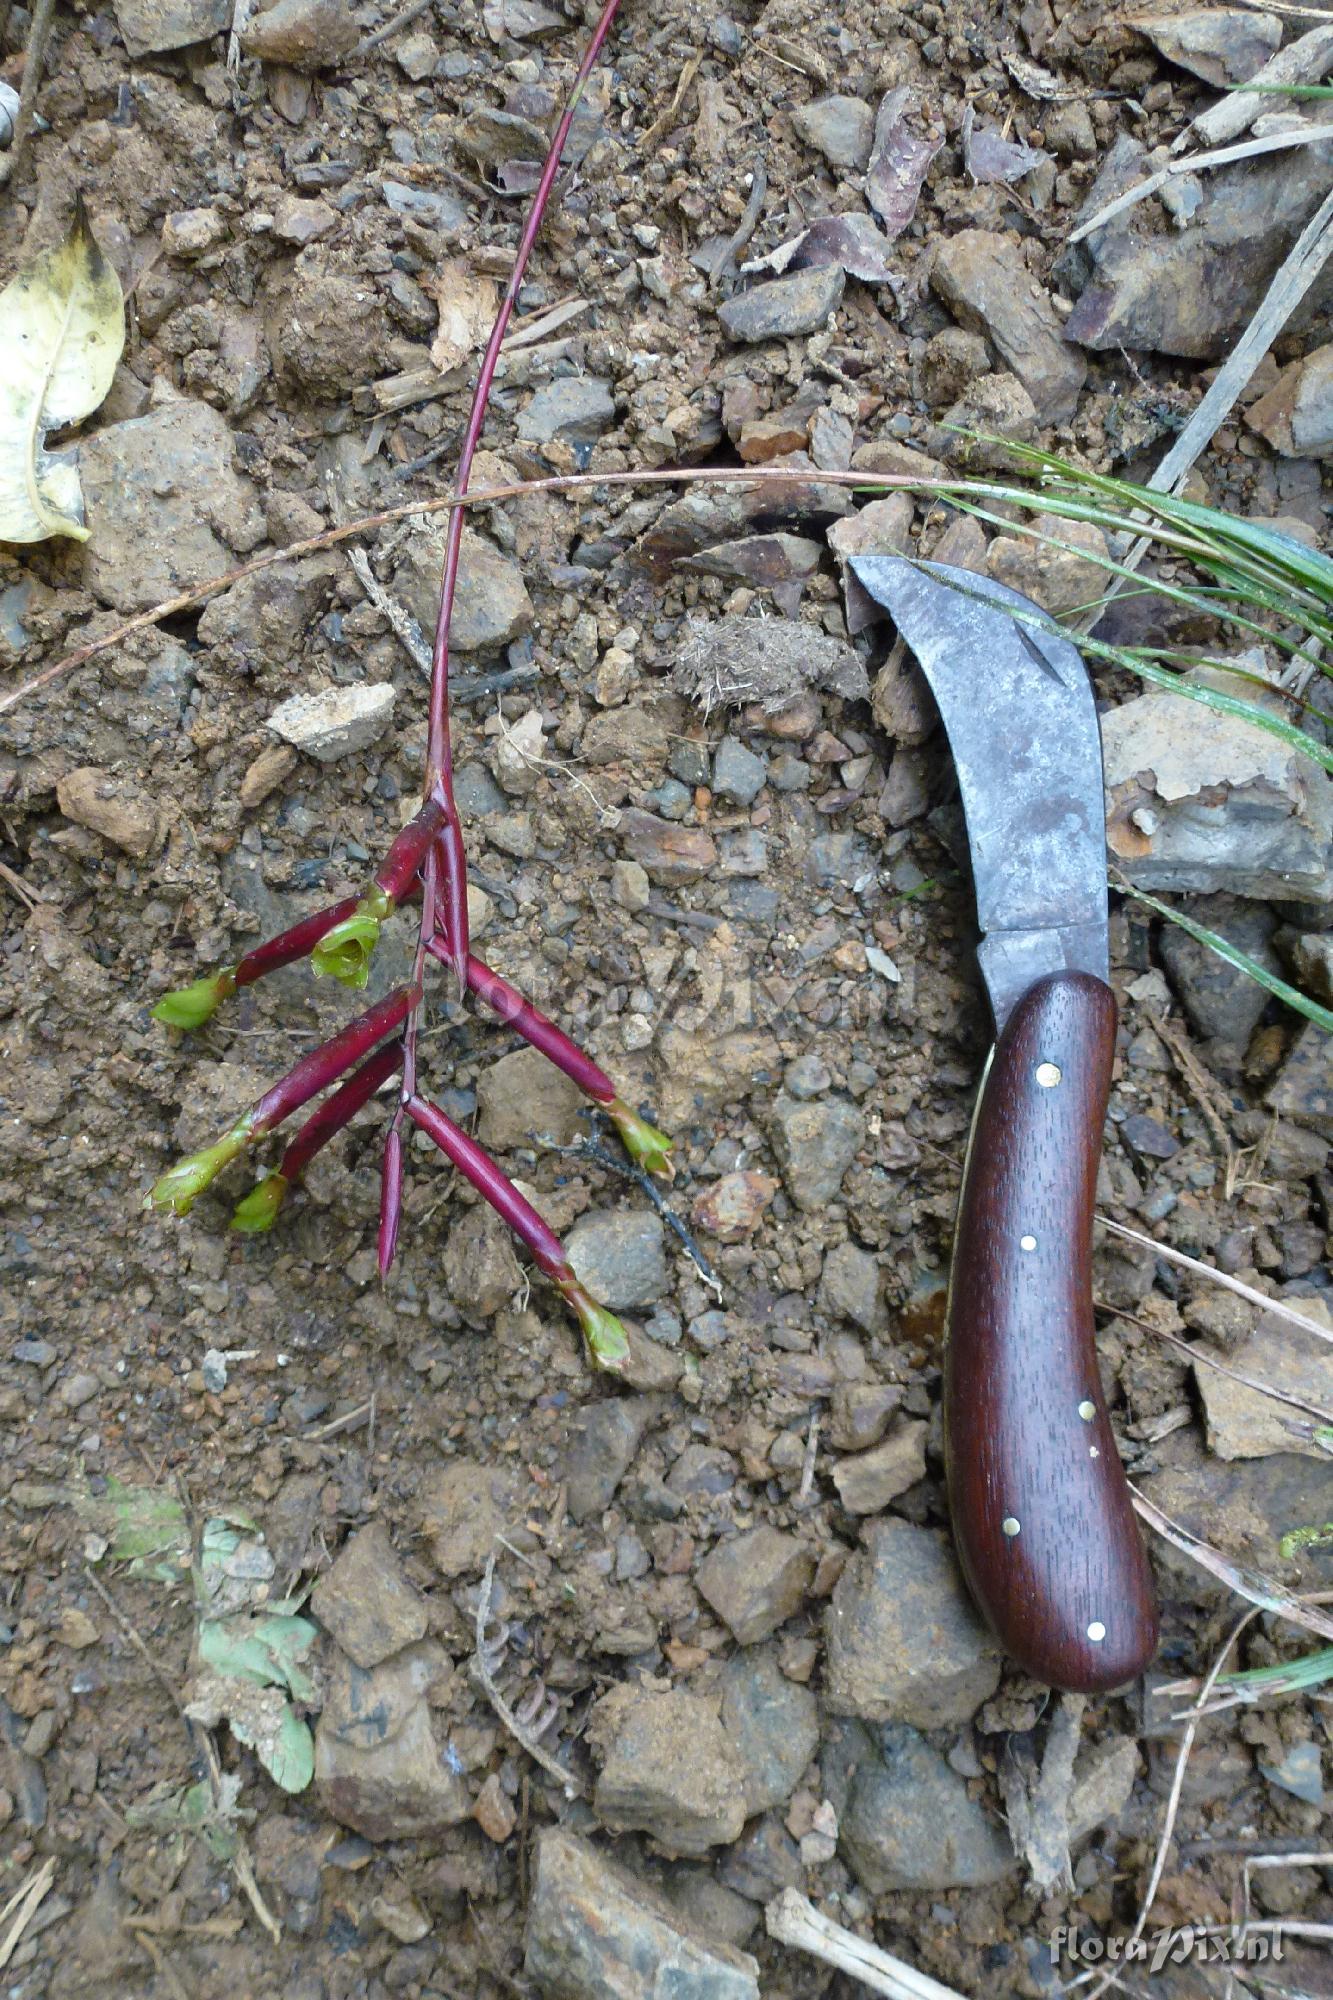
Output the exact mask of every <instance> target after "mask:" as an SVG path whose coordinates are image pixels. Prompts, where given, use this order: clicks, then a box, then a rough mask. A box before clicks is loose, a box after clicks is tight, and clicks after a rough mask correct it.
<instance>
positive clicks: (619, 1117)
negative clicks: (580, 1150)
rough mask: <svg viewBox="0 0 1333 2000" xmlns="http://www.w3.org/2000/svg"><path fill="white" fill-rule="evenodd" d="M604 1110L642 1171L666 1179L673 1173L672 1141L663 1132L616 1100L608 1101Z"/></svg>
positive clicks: (619, 1100) (627, 1150)
mask: <svg viewBox="0 0 1333 2000" xmlns="http://www.w3.org/2000/svg"><path fill="white" fill-rule="evenodd" d="M606 1110H607V1112H608V1114H609V1115H610V1117H612V1118H613V1119H614V1120H615V1123H616V1130H617V1131H618V1132H619V1134H620V1137H621V1140H622V1142H623V1144H624V1147H625V1151H626V1152H627V1153H628V1154H629V1156H630V1158H631V1159H632V1160H633V1161H634V1162H635V1163H636V1164H637V1165H638V1166H641V1167H643V1168H644V1169H645V1171H646V1172H648V1173H650V1174H664V1175H665V1176H666V1178H667V1179H668V1180H670V1179H671V1178H672V1176H673V1175H674V1173H675V1171H676V1170H675V1167H674V1166H673V1165H672V1161H671V1146H672V1141H671V1140H670V1139H668V1137H667V1135H666V1133H665V1132H659V1130H658V1129H657V1127H656V1125H650V1124H649V1123H648V1120H647V1119H646V1118H640V1116H639V1114H638V1112H637V1111H631V1110H630V1108H629V1106H628V1104H625V1103H623V1102H622V1101H621V1099H620V1098H618V1097H616V1098H613V1099H612V1101H611V1103H610V1104H608V1105H607V1107H606Z"/></svg>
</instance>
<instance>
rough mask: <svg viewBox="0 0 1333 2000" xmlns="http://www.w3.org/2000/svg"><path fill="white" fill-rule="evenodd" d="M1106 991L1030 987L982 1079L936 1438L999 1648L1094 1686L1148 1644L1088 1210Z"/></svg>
mask: <svg viewBox="0 0 1333 2000" xmlns="http://www.w3.org/2000/svg"><path fill="white" fill-rule="evenodd" d="M1115 1026H1116V1005H1115V997H1114V995H1113V994H1112V992H1111V989H1110V988H1109V987H1108V986H1104V985H1103V984H1102V982H1101V980H1100V979H1094V978H1093V977H1092V976H1091V974H1089V973H1085V972H1059V973H1054V974H1052V975H1051V976H1050V977H1049V978H1046V979H1040V980H1038V981H1037V983H1036V984H1035V985H1034V986H1033V987H1032V988H1031V990H1030V991H1029V992H1028V993H1026V994H1025V995H1024V996H1023V998H1022V1000H1021V1001H1020V1002H1019V1003H1018V1005H1017V1007H1015V1009H1014V1011H1013V1013H1012V1014H1011V1015H1010V1017H1009V1019H1008V1021H1007V1022H1006V1024H1005V1027H1004V1032H1003V1033H1002V1035H1001V1036H1000V1039H999V1041H998V1043H997V1044H996V1047H995V1049H994V1052H993V1054H992V1057H991V1061H990V1064H989V1067H988V1069H987V1072H986V1075H985V1077H984V1079H983V1081H982V1086H981V1096H980V1100H979V1102H978V1105H977V1113H976V1120H975V1123H974V1125H973V1128H972V1139H971V1144H970V1146H969V1148H968V1157H967V1164H966V1166H965V1168H964V1170H963V1189H962V1196H961V1199H960V1203H959V1211H958V1230H957V1235H956V1238H955V1242H954V1255H953V1279H952V1283H951V1286H950V1296H949V1323H948V1350H947V1355H946V1361H945V1390H944V1436H945V1454H946V1462H947V1466H948V1478H949V1503H950V1507H951V1509H952V1513H953V1527H954V1538H955V1541H956V1542H957V1545H958V1551H959V1555H960V1558H961V1561H962V1565H963V1570H964V1573H965V1575H966V1577H967V1580H968V1582H969V1584H970V1585H971V1588H972V1593H973V1595H974V1597H975V1598H976V1600H977V1603H978V1604H979V1605H980V1607H981V1609H982V1610H983V1612H984V1613H985V1615H986V1617H987V1618H988V1620H989V1621H990V1623H991V1625H992V1626H993V1627H994V1630H995V1632H996V1634H997V1636H998V1637H999V1638H1000V1640H1001V1641H1002V1642H1003V1644H1004V1646H1005V1649H1006V1651H1008V1652H1009V1653H1010V1654H1012V1656H1013V1658H1014V1659H1015V1660H1017V1661H1018V1663H1019V1665H1020V1666H1022V1667H1023V1668H1024V1669H1025V1670H1026V1671H1027V1672H1028V1673H1030V1674H1031V1675H1033V1677H1034V1678H1035V1679H1037V1680H1040V1681H1046V1682H1047V1683H1048V1684H1049V1685H1051V1686H1052V1687H1058V1688H1068V1689H1071V1690H1074V1691H1077V1692H1081V1693H1089V1694H1091V1693H1095V1692H1096V1691H1098V1690H1100V1689H1104V1688H1112V1687H1118V1686H1119V1685H1121V1683H1122V1682H1125V1681H1128V1680H1132V1679H1133V1678H1134V1677H1135V1676H1136V1675H1137V1674H1139V1673H1141V1672H1142V1671H1143V1669H1144V1668H1145V1667H1146V1665H1147V1664H1148V1661H1149V1660H1150V1659H1151V1658H1152V1655H1153V1652H1154V1650H1155V1648H1156V1645H1157V1609H1156V1604H1155V1601H1154V1595H1153V1586H1152V1578H1151V1574H1150V1571H1149V1568H1148V1561H1147V1557H1146V1555H1145V1553H1144V1549H1143V1543H1142V1541H1141V1540H1140V1537H1139V1532H1138V1525H1137V1523H1136V1521H1135V1519H1134V1510H1133V1505H1132V1503H1131V1500H1130V1495H1129V1487H1128V1484H1127V1482H1126V1479H1125V1473H1124V1468H1123V1467H1122V1465H1121V1463H1120V1459H1119V1455H1118V1453H1117V1451H1116V1448H1115V1441H1114V1439H1113V1437H1112V1435H1111V1426H1110V1423H1109V1422H1108V1420H1107V1415H1106V1408H1105V1404H1104V1401H1103V1398H1102V1390H1101V1381H1100V1377H1099V1375H1098V1371H1097V1353H1096V1346H1095V1341H1094V1331H1093V1319H1092V1218H1093V1205H1094V1200H1095V1195H1096V1187H1097V1163H1098V1161H1099V1160H1100V1158H1101V1148H1102V1130H1103V1127H1104V1124H1105V1120H1106V1100H1107V1097H1108V1095H1109V1093H1110V1088H1111V1060H1112V1056H1113V1054H1114V1050H1115Z"/></svg>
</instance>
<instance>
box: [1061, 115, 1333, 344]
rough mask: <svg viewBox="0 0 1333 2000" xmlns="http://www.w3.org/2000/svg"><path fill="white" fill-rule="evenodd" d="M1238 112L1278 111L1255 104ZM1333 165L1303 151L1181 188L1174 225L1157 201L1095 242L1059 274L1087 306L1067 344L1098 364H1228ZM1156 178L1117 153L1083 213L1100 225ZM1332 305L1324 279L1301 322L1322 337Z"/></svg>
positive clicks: (1174, 196)
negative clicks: (1167, 360)
mask: <svg viewBox="0 0 1333 2000" xmlns="http://www.w3.org/2000/svg"><path fill="white" fill-rule="evenodd" d="M1239 101H1240V102H1242V103H1244V102H1250V103H1252V104H1256V105H1263V104H1265V103H1267V102H1268V101H1269V100H1266V99H1265V98H1263V97H1261V96H1259V95H1257V94H1256V95H1254V96H1252V97H1251V98H1249V99H1248V100H1247V99H1246V98H1244V97H1243V96H1242V97H1241V99H1240V100H1239ZM1272 101H1273V102H1277V101H1278V100H1276V99H1274V100H1272ZM1322 122H1327V121H1322ZM1330 162H1333V145H1330V144H1329V143H1328V142H1325V143H1324V144H1322V145H1304V146H1292V147H1289V148H1287V149H1285V150H1283V151H1281V152H1277V153H1270V154H1267V155H1264V156H1262V157H1260V158H1258V159H1253V160H1246V161H1243V162H1241V163H1239V164H1238V165H1236V166H1232V167H1228V168H1227V169H1226V170H1225V171H1224V172H1220V173H1210V174H1201V175H1199V176H1198V177H1197V178H1196V179H1195V180H1193V182H1191V183H1190V184H1188V185H1187V184H1186V182H1185V181H1183V180H1177V181H1176V182H1174V183H1173V184H1172V188H1171V189H1170V190H1169V191H1168V190H1164V191H1163V192H1164V194H1166V193H1168V192H1169V198H1170V200H1171V201H1172V202H1173V204H1174V206H1175V209H1176V214H1175V216H1174V217H1173V216H1172V214H1170V213H1169V212H1168V211H1167V210H1166V208H1165V207H1164V205H1163V200H1162V197H1161V196H1159V195H1153V196H1150V197H1149V198H1148V199H1147V200H1146V201H1141V202H1139V203H1137V204H1136V205H1135V206H1134V207H1132V208H1130V209H1128V210H1126V211H1125V212H1124V213H1123V214H1121V215H1120V216H1117V217H1115V218H1114V219H1113V220H1112V221H1110V222H1108V223H1107V224H1106V225H1105V226H1104V227H1103V228H1101V229H1098V230H1095V231H1094V232H1093V234H1092V235H1091V236H1089V237H1087V238H1086V239H1085V240H1084V241H1083V242H1082V243H1080V244H1077V245H1076V246H1074V248H1073V249H1072V250H1070V251H1068V252H1066V254H1065V255H1064V256H1063V257H1062V258H1061V259H1060V260H1059V263H1058V264H1057V266H1056V277H1057V281H1058V282H1060V283H1061V284H1063V285H1064V286H1065V287H1066V289H1067V291H1070V292H1074V293H1077V294H1078V300H1077V304H1076V305H1075V307H1074V310H1073V312H1072V313H1071V314H1070V316H1069V319H1068V320H1067V321H1066V322H1065V332H1066V335H1067V337H1068V338H1069V339H1070V340H1071V341H1078V342H1079V343H1080V344H1081V345H1082V346H1084V347H1089V348H1092V349H1094V350H1095V351H1096V352H1098V353H1107V352H1113V353H1114V352H1118V351H1120V350H1121V349H1123V348H1130V349H1132V350H1147V351H1149V352H1153V353H1157V354H1180V355H1185V356H1188V357H1190V358H1192V359H1196V360H1209V359H1214V358H1216V357H1219V356H1222V355H1225V354H1226V353H1227V352H1228V350H1229V349H1230V347H1231V346H1232V344H1233V343H1234V341H1235V340H1236V338H1237V336H1238V335H1239V334H1240V333H1241V332H1242V331H1243V330H1244V328H1245V327H1246V326H1247V325H1248V324H1249V322H1250V320H1251V319H1252V318H1253V316H1254V313H1255V310H1256V308H1257V307H1258V305H1259V302H1260V300H1261V299H1262V297H1263V295H1264V293H1265V291H1266V290H1267V288H1268V285H1269V283H1270V282H1271V280H1272V278H1273V276H1274V274H1275V273H1276V271H1277V269H1278V266H1279V265H1280V264H1281V263H1282V261H1283V259H1284V258H1285V256H1286V255H1287V253H1288V251H1289V250H1290V249H1291V246H1292V244H1293V243H1294V242H1295V241H1296V238H1297V236H1298V235H1299V234H1300V232H1301V230H1302V229H1303V228H1304V226H1305V224H1306V223H1307V222H1308V221H1309V219H1310V217H1311V215H1312V214H1313V213H1314V210H1315V209H1316V208H1317V207H1318V206H1319V203H1320V202H1321V201H1322V200H1323V198H1324V196H1325V195H1326V194H1327V192H1328V188H1329V179H1330V170H1331V169H1330ZM1146 172H1147V164H1146V156H1145V154H1144V152H1143V149H1142V148H1141V147H1137V148H1136V146H1135V144H1134V143H1133V142H1128V141H1122V142H1120V143H1118V144H1117V146H1116V147H1114V148H1113V149H1112V151H1111V153H1110V154H1108V156H1107V159H1106V161H1105V163H1104V165H1103V168H1102V172H1101V174H1099V176H1098V178H1097V181H1096V183H1095V185H1094V186H1093V188H1092V190H1091V192H1090V194H1089V195H1088V199H1087V202H1086V204H1085V207H1084V210H1083V211H1082V213H1083V214H1085V215H1087V216H1089V217H1091V216H1092V215H1093V214H1095V213H1096V212H1097V211H1099V210H1100V209H1101V208H1102V207H1104V206H1105V204H1106V203H1107V201H1109V200H1111V199H1112V198H1114V197H1115V196H1116V195H1118V194H1120V193H1121V192H1123V190H1124V189H1125V188H1126V187H1127V186H1128V185H1131V184H1132V183H1133V182H1135V181H1138V180H1141V179H1143V178H1144V177H1145V175H1146ZM1182 204H1183V206H1182ZM1330 299H1333V277H1330V274H1329V273H1328V272H1327V271H1325V273H1324V274H1323V276H1322V277H1321V278H1319V279H1317V280H1316V282H1315V284H1314V285H1313V286H1312V288H1311V290H1310V291H1309V292H1308V293H1307V295H1306V298H1305V301H1304V303H1303V304H1302V307H1301V315H1302V319H1303V320H1308V321H1309V322H1310V323H1313V324H1316V325H1318V324H1319V323H1320V322H1321V317H1322V316H1325V315H1326V314H1327V311H1328V306H1329V302H1330Z"/></svg>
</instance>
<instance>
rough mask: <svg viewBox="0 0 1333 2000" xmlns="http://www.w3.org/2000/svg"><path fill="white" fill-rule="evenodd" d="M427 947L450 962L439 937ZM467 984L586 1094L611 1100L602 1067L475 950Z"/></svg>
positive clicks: (444, 962) (469, 962)
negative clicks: (480, 957) (494, 970)
mask: <svg viewBox="0 0 1333 2000" xmlns="http://www.w3.org/2000/svg"><path fill="white" fill-rule="evenodd" d="M429 950H430V954H431V957H432V958H438V959H439V960H440V962H441V964H442V965H448V964H450V963H452V956H453V955H452V953H451V952H450V950H449V947H448V945H447V944H446V943H445V941H444V939H443V938H442V937H439V936H438V935H437V936H436V937H433V938H432V939H431V941H430V946H429ZM467 987H468V992H469V993H475V994H476V996H477V998H478V999H479V1000H483V1001H484V1002H485V1003H486V1005H487V1006H488V1007H489V1008H490V1010H491V1012H492V1013H493V1014H498V1015H499V1017H500V1019H501V1020H502V1021H503V1022H504V1024H505V1026H506V1027H508V1028H512V1029H513V1030H514V1032H515V1033H516V1034H519V1035H522V1037H523V1039H524V1041H525V1042H530V1043H531V1044H532V1047H533V1048H534V1049H539V1050H540V1051H541V1053H542V1055H544V1056H545V1057H546V1059H547V1060H548V1062H553V1063H554V1064H555V1066H556V1068H557V1069H559V1070H563V1071H564V1073H565V1075H566V1076H567V1077H569V1079H570V1080H571V1082H573V1083H576V1084H577V1085H578V1087H579V1089H580V1090H581V1091H583V1092H584V1093H585V1094H586V1095H587V1096H588V1097H591V1098H594V1099H595V1100H596V1101H597V1103H598V1104H609V1103H610V1102H611V1100H612V1098H613V1097H614V1096H615V1094H616V1087H615V1085H614V1084H613V1083H612V1081H611V1079H610V1077H609V1076H608V1075H607V1074H606V1072H605V1070H602V1069H599V1068H598V1066H597V1064H596V1063H595V1062H594V1061H593V1059H592V1057H591V1056H589V1055H585V1054H584V1052H583V1050H582V1049H581V1048H580V1047H579V1045H578V1043H577V1042H572V1041H571V1040H570V1038H569V1036H568V1035H567V1034H565V1033H564V1031H563V1029H561V1028H557V1027H556V1025H555V1022H554V1021H550V1020H548V1019H547V1017H546V1015H545V1014H543V1013H542V1011H541V1009H540V1008H539V1007H534V1006H533V1004H532V1002H531V1001H530V1000H525V999H524V998H523V995H522V994H521V993H520V992H519V991H518V989H517V987H514V986H511V985H510V984H509V981H508V980H507V979H502V978H501V976H500V974H499V973H498V972H493V971H492V970H491V968H490V966H489V965H486V964H484V963H483V962H482V960H481V959H479V958H478V957H477V955H476V953H475V952H469V953H468V960H467Z"/></svg>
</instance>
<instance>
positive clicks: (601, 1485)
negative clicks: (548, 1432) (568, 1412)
mask: <svg viewBox="0 0 1333 2000" xmlns="http://www.w3.org/2000/svg"><path fill="white" fill-rule="evenodd" d="M652 1411H653V1404H652V1403H651V1402H650V1400H649V1399H648V1398H647V1397H646V1396H633V1397H630V1396H608V1397H606V1398H605V1399H604V1400H603V1401H602V1402H600V1403H590V1404H588V1405H586V1406H585V1407H584V1408H583V1409H582V1410H580V1411H579V1412H578V1413H577V1415H576V1416H575V1417H574V1419H573V1422H572V1423H571V1425H570V1436H569V1442H568V1444H567V1445H566V1446H565V1449H564V1451H563V1452H562V1453H561V1455H560V1476H561V1478H562V1479H563V1480H564V1481H565V1487H566V1500H565V1504H566V1506H567V1507H568V1508H569V1513H570V1518H571V1520H574V1521H588V1520H591V1519H593V1518H594V1517H595V1516H596V1515H598V1514H601V1513H603V1512H604V1511H605V1509H606V1508H607V1507H609V1506H610V1505H611V1502H612V1500H613V1499H614V1498H615V1494H616V1488H617V1487H618V1486H619V1484H620V1482H621V1480H622V1479H623V1478H624V1477H625V1474H626V1473H627V1472H628V1471H629V1468H630V1466H631V1464H632V1463H633V1460H634V1454H635V1452H636V1451H637V1450H638V1449H639V1444H640V1442H641V1440H642V1438H643V1433H644V1430H645V1428H646V1427H647V1424H648V1420H649V1418H650V1416H651V1415H652Z"/></svg>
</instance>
